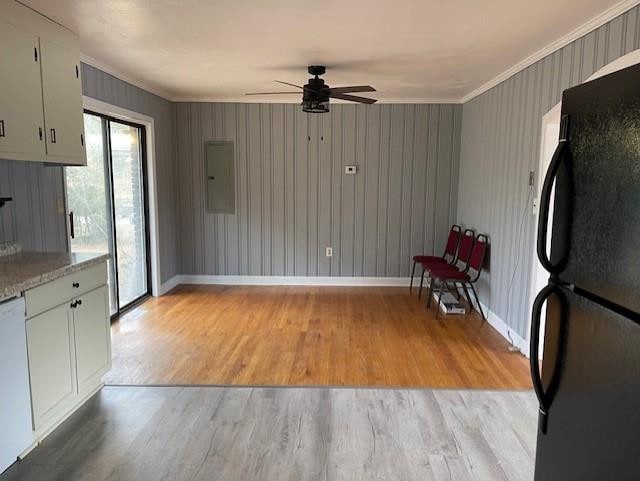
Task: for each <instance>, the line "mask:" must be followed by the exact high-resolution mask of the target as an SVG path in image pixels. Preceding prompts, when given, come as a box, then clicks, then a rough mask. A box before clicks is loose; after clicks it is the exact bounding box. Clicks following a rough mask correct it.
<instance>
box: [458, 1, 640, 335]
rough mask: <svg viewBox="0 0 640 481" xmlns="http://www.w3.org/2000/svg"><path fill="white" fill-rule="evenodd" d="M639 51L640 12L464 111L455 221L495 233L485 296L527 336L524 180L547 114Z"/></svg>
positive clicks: (529, 218) (529, 219)
mask: <svg viewBox="0 0 640 481" xmlns="http://www.w3.org/2000/svg"><path fill="white" fill-rule="evenodd" d="M637 48H640V7H634V8H633V9H632V10H630V11H629V12H627V13H625V14H624V15H622V16H620V17H618V18H617V19H615V20H613V21H612V22H610V23H608V24H606V25H604V26H602V27H601V28H599V29H597V30H596V31H594V32H592V33H590V34H588V35H586V36H585V37H583V38H581V39H579V40H577V41H575V42H573V43H572V44H570V45H567V46H566V47H564V48H563V49H561V50H559V51H557V52H555V53H554V54H552V55H549V56H548V57H546V58H544V59H542V60H540V61H539V62H537V63H535V64H534V65H532V66H530V67H529V68H527V69H526V70H524V71H522V72H520V73H518V74H517V75H515V76H513V77H511V78H510V79H508V80H506V81H505V82H503V83H501V84H500V85H498V86H497V87H495V88H493V89H491V90H490V91H488V92H486V93H484V94H483V95H481V96H479V97H477V98H475V99H473V100H471V101H469V102H468V103H466V104H465V105H464V107H463V121H462V145H461V160H460V172H461V175H460V188H459V192H460V194H459V198H458V221H459V222H461V223H463V224H465V225H467V226H470V227H474V228H476V229H478V230H480V231H483V232H487V233H488V234H489V235H490V236H491V246H492V256H491V259H490V272H489V273H488V274H487V275H485V276H484V278H483V282H482V287H481V297H482V299H483V301H484V302H485V303H486V304H487V305H489V307H490V308H491V310H492V311H493V312H495V314H497V315H498V316H499V317H500V318H502V319H503V320H504V321H505V322H507V324H509V325H510V326H511V327H512V328H513V329H514V330H515V331H516V332H518V334H520V335H521V336H523V337H524V338H526V335H527V332H526V331H527V329H528V322H529V305H528V297H529V279H530V274H531V268H532V252H533V248H534V247H533V246H534V236H535V234H534V233H535V217H534V216H533V215H532V212H531V209H530V207H529V206H528V205H527V193H528V187H527V182H528V175H529V171H533V170H537V169H538V162H539V150H540V146H539V142H540V123H541V120H542V116H543V115H544V114H545V113H546V112H547V111H548V110H549V109H550V108H551V107H553V106H554V105H555V104H556V103H558V102H559V101H560V99H561V93H562V91H563V90H564V89H566V88H568V87H570V86H573V85H576V84H579V83H581V82H582V81H584V80H585V79H586V78H588V77H589V76H590V75H591V74H592V73H594V72H595V71H596V70H598V69H599V68H601V67H603V66H604V65H606V64H607V63H609V62H611V61H613V60H615V59H616V58H618V57H620V56H622V55H623V54H626V53H628V52H630V51H632V50H635V49H637ZM523 215H524V217H523ZM521 222H522V231H521V232H520V226H521ZM514 272H515V277H514Z"/></svg>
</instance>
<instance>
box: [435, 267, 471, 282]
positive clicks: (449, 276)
mask: <svg viewBox="0 0 640 481" xmlns="http://www.w3.org/2000/svg"><path fill="white" fill-rule="evenodd" d="M431 277H433V278H434V279H438V280H441V281H448V280H451V281H468V280H470V279H471V278H470V277H469V274H467V273H466V272H461V271H459V270H458V269H455V268H451V269H432V270H431Z"/></svg>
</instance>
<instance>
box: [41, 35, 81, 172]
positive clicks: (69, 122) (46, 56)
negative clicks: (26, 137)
mask: <svg viewBox="0 0 640 481" xmlns="http://www.w3.org/2000/svg"><path fill="white" fill-rule="evenodd" d="M40 50H41V52H42V94H43V97H44V118H45V126H46V137H47V155H48V156H49V157H55V158H56V159H58V160H59V161H60V162H63V163H65V164H74V165H75V164H80V165H84V164H85V163H86V162H85V160H84V155H85V154H84V127H83V119H82V85H81V84H80V59H79V58H78V56H77V55H76V54H74V53H73V52H70V51H68V50H67V49H66V48H64V47H61V46H59V45H56V44H55V43H53V42H50V41H48V40H46V39H44V38H41V39H40Z"/></svg>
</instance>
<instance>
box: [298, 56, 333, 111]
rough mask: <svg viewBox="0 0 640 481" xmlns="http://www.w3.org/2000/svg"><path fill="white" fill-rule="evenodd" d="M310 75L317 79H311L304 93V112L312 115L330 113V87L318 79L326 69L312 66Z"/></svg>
mask: <svg viewBox="0 0 640 481" xmlns="http://www.w3.org/2000/svg"><path fill="white" fill-rule="evenodd" d="M309 73H310V74H312V75H315V76H316V77H315V78H312V79H309V83H308V84H306V85H305V86H304V88H303V91H302V110H303V111H304V112H311V113H326V112H329V94H330V91H329V86H328V85H327V84H325V83H324V80H322V79H321V78H319V77H318V75H322V74H323V73H324V67H318V66H311V67H309Z"/></svg>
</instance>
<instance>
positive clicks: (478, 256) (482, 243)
mask: <svg viewBox="0 0 640 481" xmlns="http://www.w3.org/2000/svg"><path fill="white" fill-rule="evenodd" d="M488 245H489V238H488V237H487V236H486V235H484V234H478V236H477V237H476V241H475V243H474V244H473V249H471V255H470V256H469V267H470V268H471V269H473V270H474V271H475V272H476V277H475V279H474V280H477V279H478V278H479V277H480V272H481V271H482V266H483V265H484V258H485V256H486V254H487V246H488Z"/></svg>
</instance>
